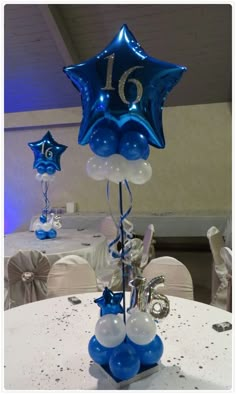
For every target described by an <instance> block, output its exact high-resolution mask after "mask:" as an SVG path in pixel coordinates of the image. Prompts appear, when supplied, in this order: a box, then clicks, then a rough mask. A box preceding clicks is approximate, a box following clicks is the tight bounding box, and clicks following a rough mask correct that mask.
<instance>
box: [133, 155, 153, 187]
mask: <svg viewBox="0 0 236 394" xmlns="http://www.w3.org/2000/svg"><path fill="white" fill-rule="evenodd" d="M151 177H152V167H151V164H150V163H148V162H147V161H145V160H143V159H139V160H133V161H131V160H130V161H129V177H128V180H129V181H131V182H133V183H135V184H137V185H142V184H144V183H146V182H147V181H149V179H151Z"/></svg>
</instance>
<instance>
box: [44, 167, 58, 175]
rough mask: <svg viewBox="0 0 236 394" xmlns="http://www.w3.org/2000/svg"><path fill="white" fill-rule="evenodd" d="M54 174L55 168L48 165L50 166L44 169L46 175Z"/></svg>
mask: <svg viewBox="0 0 236 394" xmlns="http://www.w3.org/2000/svg"><path fill="white" fill-rule="evenodd" d="M55 172H56V167H55V166H53V165H50V166H47V167H46V173H47V174H48V175H53V174H55Z"/></svg>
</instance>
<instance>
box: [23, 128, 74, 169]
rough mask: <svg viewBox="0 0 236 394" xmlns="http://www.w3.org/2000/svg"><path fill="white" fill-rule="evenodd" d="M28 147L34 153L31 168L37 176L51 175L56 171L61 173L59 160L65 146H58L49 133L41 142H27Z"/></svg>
mask: <svg viewBox="0 0 236 394" xmlns="http://www.w3.org/2000/svg"><path fill="white" fill-rule="evenodd" d="M28 145H29V147H30V148H31V149H32V151H33V152H34V164H33V168H36V170H37V171H38V173H39V174H44V173H47V174H48V175H53V174H54V173H55V172H56V171H61V166H60V158H61V154H62V153H63V152H64V151H65V150H66V148H67V146H66V145H62V144H58V142H56V141H55V140H54V138H53V137H52V135H51V133H50V131H48V132H47V133H46V134H45V136H44V137H43V138H42V139H41V140H39V141H35V142H29V143H28Z"/></svg>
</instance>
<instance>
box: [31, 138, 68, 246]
mask: <svg viewBox="0 0 236 394" xmlns="http://www.w3.org/2000/svg"><path fill="white" fill-rule="evenodd" d="M28 145H29V147H30V148H31V149H32V151H33V153H34V165H33V168H35V169H36V170H37V174H36V179H37V180H38V181H39V182H41V188H42V193H43V197H44V202H45V207H44V209H43V211H42V215H41V216H40V217H39V218H37V219H36V221H35V222H34V223H33V230H34V231H35V235H36V237H37V238H38V239H41V240H42V239H46V238H55V237H56V236H57V231H56V229H58V228H60V227H61V224H60V222H59V218H58V217H55V215H54V214H53V213H50V203H49V199H48V187H49V183H51V182H53V181H54V179H55V175H54V174H55V172H56V171H61V166H60V157H61V154H62V153H63V152H64V151H65V150H66V148H67V146H66V145H61V144H58V143H57V142H56V141H55V140H54V138H53V137H52V135H51V133H50V131H48V132H47V133H46V134H45V135H44V137H43V138H42V139H41V140H39V141H35V142H29V143H28Z"/></svg>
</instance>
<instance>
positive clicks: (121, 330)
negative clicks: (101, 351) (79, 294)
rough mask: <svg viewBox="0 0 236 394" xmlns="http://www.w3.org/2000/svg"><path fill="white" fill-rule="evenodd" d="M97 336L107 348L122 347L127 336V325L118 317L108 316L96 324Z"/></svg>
mask: <svg viewBox="0 0 236 394" xmlns="http://www.w3.org/2000/svg"><path fill="white" fill-rule="evenodd" d="M95 336H96V338H97V340H98V342H100V343H101V345H103V346H105V347H115V346H118V345H120V344H121V343H122V342H123V340H124V339H125V336H126V329H125V324H124V322H123V320H122V318H121V317H120V316H118V315H113V314H108V315H104V316H102V317H100V319H98V321H97V323H96V327H95Z"/></svg>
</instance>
